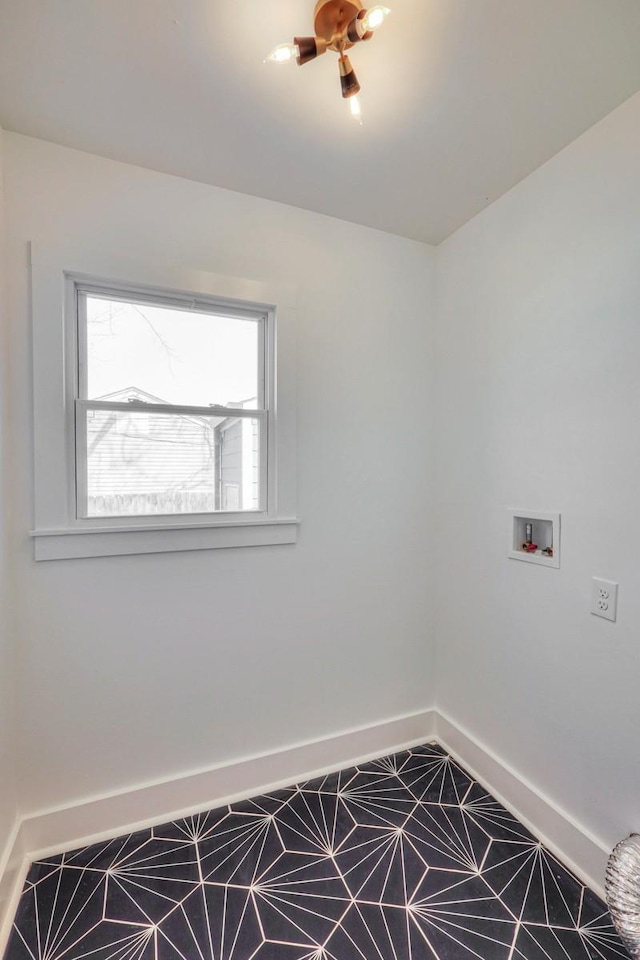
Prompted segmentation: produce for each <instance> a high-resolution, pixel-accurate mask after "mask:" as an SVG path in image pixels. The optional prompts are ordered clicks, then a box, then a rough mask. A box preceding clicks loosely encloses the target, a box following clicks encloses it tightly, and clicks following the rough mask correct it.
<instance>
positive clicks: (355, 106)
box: [349, 97, 362, 126]
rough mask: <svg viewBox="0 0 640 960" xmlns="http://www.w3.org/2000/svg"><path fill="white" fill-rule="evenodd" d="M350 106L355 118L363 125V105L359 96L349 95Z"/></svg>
mask: <svg viewBox="0 0 640 960" xmlns="http://www.w3.org/2000/svg"><path fill="white" fill-rule="evenodd" d="M349 107H350V108H351V116H352V117H353V119H354V120H355V121H356V122H357V123H359V124H360V126H362V106H361V104H360V100H359V99H358V97H349Z"/></svg>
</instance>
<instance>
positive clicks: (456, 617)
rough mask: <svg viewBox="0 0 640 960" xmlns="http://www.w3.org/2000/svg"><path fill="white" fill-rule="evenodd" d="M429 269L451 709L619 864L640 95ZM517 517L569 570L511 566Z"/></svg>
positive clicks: (633, 675)
mask: <svg viewBox="0 0 640 960" xmlns="http://www.w3.org/2000/svg"><path fill="white" fill-rule="evenodd" d="M436 269H437V286H438V295H437V307H436V309H437V345H436V365H435V369H436V372H437V384H436V390H437V394H436V396H437V402H436V421H437V424H438V431H437V442H436V450H435V462H436V464H437V483H436V489H437V494H438V502H437V504H436V507H437V509H436V516H437V518H438V520H437V526H436V529H435V531H434V533H435V541H436V543H437V549H438V555H437V567H438V576H437V582H436V596H437V598H438V617H437V620H438V624H437V633H438V664H439V666H438V670H439V674H438V705H439V706H440V707H441V708H442V709H444V710H445V711H446V712H448V713H449V714H451V716H452V717H453V718H455V719H456V720H457V721H459V722H460V723H461V724H463V725H464V726H465V727H467V728H468V729H469V730H470V731H471V732H472V733H473V734H474V735H475V736H476V737H478V738H479V739H480V740H481V741H484V742H485V743H486V744H488V745H489V746H490V747H491V748H492V749H493V750H494V751H495V752H496V753H497V754H498V756H499V757H501V758H502V759H503V760H504V761H506V762H507V763H510V764H511V765H512V766H513V767H514V768H515V769H516V770H517V771H519V772H520V773H522V774H523V775H524V776H526V777H527V778H529V779H530V781H531V782H533V783H534V784H535V785H536V786H537V787H538V789H540V790H541V791H543V792H545V793H546V794H547V795H548V796H549V797H550V798H551V799H552V800H554V801H555V802H556V803H557V804H559V805H560V806H561V807H564V808H565V809H566V810H567V811H569V812H570V813H571V814H572V816H573V817H574V818H576V820H577V821H578V822H579V823H581V824H582V825H583V826H584V827H586V828H587V830H589V831H591V832H592V833H593V834H594V835H595V836H596V837H598V838H599V839H600V840H601V841H602V842H604V843H605V844H606V845H607V846H609V847H610V846H611V845H612V844H613V843H614V842H615V841H616V840H617V839H619V838H620V837H622V836H623V835H625V834H626V833H628V832H629V831H630V830H631V829H635V830H638V829H639V828H640V818H639V809H640V764H639V763H638V733H639V731H640V697H639V695H638V682H639V678H640V642H639V633H638V624H639V622H640V590H639V589H638V585H639V576H640V549H639V545H640V94H639V95H637V96H635V97H634V98H632V99H631V100H629V101H628V102H627V103H626V104H624V105H623V106H622V107H620V108H619V109H618V110H616V111H615V112H614V113H613V114H611V115H610V116H608V117H607V118H606V119H604V120H603V121H602V122H601V123H599V124H598V125H597V126H595V127H594V128H592V129H591V130H590V131H589V132H587V133H586V134H585V135H584V136H583V137H581V138H580V139H579V140H578V141H576V142H575V143H573V144H572V145H571V146H569V147H568V148H567V149H566V150H564V151H563V152H562V153H561V154H559V155H558V156H557V157H555V158H554V159H552V160H551V161H549V162H548V163H547V164H546V165H545V166H544V167H542V168H541V169H539V170H538V171H537V172H536V173H534V174H533V175H532V176H530V177H529V178H528V179H527V180H525V181H523V182H522V183H521V184H520V185H519V186H517V187H516V188H515V189H514V190H512V191H511V192H510V193H509V194H507V195H506V196H505V197H503V198H502V199H501V200H499V201H498V202H496V203H495V204H493V206H491V207H490V208H489V209H487V210H486V211H485V212H484V213H483V214H481V215H480V216H478V217H476V218H475V219H474V220H472V221H471V222H470V223H469V224H467V225H466V226H465V227H463V228H462V229H461V230H459V231H458V232H457V233H456V234H454V235H453V236H452V237H451V238H450V239H449V240H448V241H447V242H446V243H444V244H443V245H442V246H441V247H440V248H439V249H438V256H437V267H436ZM508 507H516V508H520V507H524V508H527V507H530V508H532V509H536V508H537V509H541V510H545V509H546V510H557V511H560V512H561V513H562V566H561V569H560V570H558V571H556V570H552V569H545V568H543V567H540V566H534V565H532V564H525V563H519V562H517V561H513V560H508V559H507V558H506V552H507V530H506V515H507V508H508ZM594 575H595V576H600V577H604V578H608V579H612V580H616V581H619V583H620V600H619V617H618V622H617V623H616V624H615V625H614V624H611V623H608V622H606V621H604V620H599V619H596V618H595V617H593V616H590V614H589V597H590V580H591V577H592V576H594Z"/></svg>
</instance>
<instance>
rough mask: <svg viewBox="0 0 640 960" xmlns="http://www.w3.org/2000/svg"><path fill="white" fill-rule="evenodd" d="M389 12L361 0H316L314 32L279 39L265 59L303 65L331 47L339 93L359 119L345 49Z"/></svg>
mask: <svg viewBox="0 0 640 960" xmlns="http://www.w3.org/2000/svg"><path fill="white" fill-rule="evenodd" d="M388 14H389V10H388V8H387V7H384V6H382V5H381V4H377V5H376V6H375V7H371V8H370V9H369V10H366V9H365V8H364V7H363V5H362V0H318V2H317V3H316V8H315V11H314V14H313V17H314V29H315V31H316V32H315V36H313V37H294V39H293V43H281V44H280V45H279V46H277V47H276V48H275V50H273V51H272V52H271V54H270V55H269V57H268V58H267V59H268V60H270V61H271V62H272V63H289V62H291V61H292V60H295V61H296V63H297V64H298V66H303V64H305V63H310V62H311V60H315V59H316V57H320V56H322V54H323V53H326V52H327V50H334V51H335V52H336V53H337V54H338V68H339V71H340V86H341V88H342V96H343V97H344V98H345V100H348V101H349V105H350V107H351V116H352V117H353V118H354V119H355V120H357V121H358V123H362V109H361V107H360V101H359V99H358V96H357V94H358V93H359V92H360V84H359V82H358V78H357V77H356V74H355V71H354V69H353V67H352V66H351V61H350V60H349V57H348V56H347V55H346V52H345V51H347V50H349V49H350V48H351V47H353V46H354V44H356V43H359V42H360V41H361V40H370V39H371V37H372V36H373V33H374V31H375V30H377V29H378V27H379V26H381V24H382V23H383V22H384V20H385V19H386V17H387V16H388Z"/></svg>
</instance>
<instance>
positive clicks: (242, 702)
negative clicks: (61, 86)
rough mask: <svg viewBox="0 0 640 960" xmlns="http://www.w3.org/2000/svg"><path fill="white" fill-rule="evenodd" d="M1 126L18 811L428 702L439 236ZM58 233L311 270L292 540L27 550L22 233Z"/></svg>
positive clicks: (262, 271)
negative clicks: (289, 202) (287, 202)
mask: <svg viewBox="0 0 640 960" xmlns="http://www.w3.org/2000/svg"><path fill="white" fill-rule="evenodd" d="M6 147H7V151H6V183H7V219H8V263H9V277H10V285H9V286H10V304H11V320H12V324H13V335H14V351H13V356H12V376H13V393H12V416H13V420H14V424H15V435H16V442H15V444H14V450H13V472H14V475H13V480H14V488H15V491H16V496H15V502H14V503H13V504H12V514H13V516H12V533H13V537H14V540H15V563H16V587H15V599H16V611H17V614H16V621H17V636H18V638H19V643H20V649H21V657H20V663H21V676H22V696H23V703H24V710H23V715H22V729H21V742H20V751H21V756H22V757H23V758H25V759H24V763H23V767H22V785H21V799H22V806H23V812H24V813H30V812H33V811H36V810H40V809H43V808H46V807H49V806H51V805H56V804H64V803H68V802H72V801H75V800H79V799H81V798H84V797H88V796H92V795H96V794H99V793H101V792H103V791H105V792H109V791H113V790H116V789H120V788H126V787H129V786H134V785H137V784H140V783H142V782H144V781H146V780H149V779H155V778H164V777H168V776H172V775H178V774H180V773H183V772H186V771H189V770H192V769H196V768H200V767H206V766H209V765H212V764H214V763H218V762H224V761H230V760H232V759H235V758H237V757H241V756H245V755H248V754H253V753H257V752H260V751H263V750H269V749H276V748H278V747H281V746H285V745H289V744H293V743H296V742H299V741H302V740H305V739H307V738H315V737H320V736H323V735H329V734H331V733H335V732H338V731H341V730H343V729H348V728H350V727H354V726H358V725H363V724H368V723H374V722H376V721H381V720H384V719H386V718H390V717H394V716H398V715H403V714H408V713H411V712H413V711H418V710H421V709H423V708H425V707H428V706H430V705H431V703H432V701H433V669H432V658H431V646H432V644H431V637H430V634H429V629H428V626H427V623H428V611H429V606H430V602H429V591H428V587H427V585H426V584H427V568H428V563H429V560H428V549H427V545H428V544H429V542H430V539H431V538H430V532H429V528H428V522H427V521H428V509H427V503H428V497H429V488H430V471H431V444H430V416H431V413H430V404H429V396H430V390H431V384H430V379H429V376H428V370H429V367H430V362H431V360H430V343H429V337H430V330H431V324H430V310H431V302H432V259H433V251H432V250H431V249H430V248H428V247H425V246H424V245H421V244H418V243H414V242H411V241H407V240H404V239H400V238H396V237H392V236H389V235H386V234H383V233H379V232H376V231H373V230H369V229H365V228H362V227H357V226H354V225H350V224H347V223H343V222H341V221H337V220H332V219H329V218H326V217H322V216H318V215H314V214H311V213H307V212H303V211H301V210H298V209H294V208H290V207H286V206H282V205H278V204H274V203H270V202H266V201H262V200H258V199H255V198H252V197H248V196H244V195H241V194H237V193H231V192H227V191H224V190H218V189H215V188H212V187H209V186H203V185H201V184H197V183H193V182H189V181H185V180H180V179H177V178H172V177H169V176H164V175H160V174H156V173H153V172H150V171H147V170H142V169H138V168H134V167H130V166H126V165H123V164H118V163H114V162H111V161H107V160H103V159H99V158H97V157H93V156H89V155H86V154H82V153H78V152H74V151H71V150H67V149H64V148H60V147H57V146H53V145H50V144H47V143H43V142H39V141H36V140H31V139H28V138H23V137H21V136H17V135H8V136H7V137H6ZM287 162H290V163H292V162H294V158H291V157H289V158H288V159H287ZM61 238H63V239H65V238H66V239H68V238H72V240H73V241H74V242H75V243H82V244H83V245H86V248H87V250H90V251H94V252H97V253H99V252H100V251H107V252H112V253H113V252H117V253H120V254H123V255H130V256H132V257H134V258H141V257H142V258H145V259H149V258H154V257H158V258H160V259H162V260H166V258H167V257H168V256H171V257H172V258H174V259H175V260H176V261H177V262H179V263H181V264H184V265H188V266H191V267H193V268H196V269H202V270H207V271H212V272H214V273H218V274H227V275H232V276H244V277H249V278H252V279H256V280H277V281H285V282H288V283H293V284H295V285H296V286H297V287H298V291H299V298H298V322H299V330H298V350H299V386H298V429H299V476H298V480H299V511H300V516H301V518H302V527H301V533H300V539H299V542H298V544H297V545H296V546H294V547H274V548H271V547H268V548H265V547H263V548H256V549H251V548H249V549H243V550H214V551H210V552H202V553H190V554H189V553H184V554H175V555H157V556H153V555H151V556H145V557H124V558H108V559H96V560H89V561H59V562H49V563H39V564H35V563H34V561H33V560H32V549H33V548H32V544H31V542H30V541H29V538H28V535H27V531H28V530H29V528H30V526H31V524H32V515H31V496H32V489H31V476H30V444H31V414H30V382H29V381H30V374H29V364H30V356H29V332H28V331H29V327H28V283H27V268H26V244H27V241H28V240H33V241H35V242H36V243H37V244H39V245H48V244H51V243H57V242H60V240H61ZM417 427H418V428H419V430H420V435H421V442H420V444H419V446H416V444H415V442H414V437H415V435H416V428H417Z"/></svg>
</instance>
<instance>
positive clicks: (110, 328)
mask: <svg viewBox="0 0 640 960" xmlns="http://www.w3.org/2000/svg"><path fill="white" fill-rule="evenodd" d="M76 304H77V323H78V396H77V398H76V401H75V460H76V464H75V469H76V508H77V516H78V517H80V518H97V517H139V516H144V517H148V516H154V517H161V516H175V515H184V514H217V513H244V512H248V511H251V512H254V513H260V512H264V510H265V508H266V507H265V501H266V496H267V488H268V478H267V464H268V456H267V447H268V423H267V419H268V414H269V403H268V396H267V395H268V392H269V389H268V385H269V380H270V376H271V371H270V370H269V364H268V362H267V353H268V351H267V349H266V346H267V344H268V342H269V329H268V327H269V319H270V318H269V314H268V313H266V312H259V311H251V310H246V309H244V310H243V309H238V308H237V307H235V308H234V307H230V306H229V305H228V304H223V303H216V302H212V301H194V302H193V303H191V304H185V303H184V302H180V301H173V302H172V301H171V300H169V299H166V298H163V300H162V301H159V300H158V299H156V298H154V297H153V296H150V295H146V296H145V295H142V294H141V295H139V296H134V295H133V294H131V293H128V294H126V293H121V292H119V291H118V290H112V289H108V288H107V289H105V288H99V287H91V286H86V285H80V284H78V285H77V286H76Z"/></svg>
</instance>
